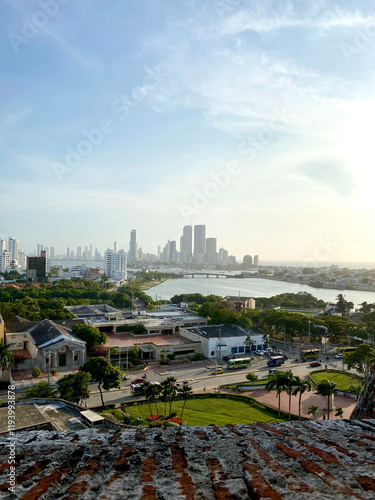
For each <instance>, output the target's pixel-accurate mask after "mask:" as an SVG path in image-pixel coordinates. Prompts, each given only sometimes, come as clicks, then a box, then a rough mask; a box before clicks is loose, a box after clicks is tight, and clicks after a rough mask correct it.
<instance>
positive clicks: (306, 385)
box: [293, 376, 311, 420]
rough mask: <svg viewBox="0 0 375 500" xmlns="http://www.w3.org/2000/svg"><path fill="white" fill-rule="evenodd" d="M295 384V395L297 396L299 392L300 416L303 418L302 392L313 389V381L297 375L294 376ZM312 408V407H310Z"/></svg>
mask: <svg viewBox="0 0 375 500" xmlns="http://www.w3.org/2000/svg"><path fill="white" fill-rule="evenodd" d="M294 385H295V386H296V388H295V389H294V391H293V396H297V394H298V393H299V401H298V417H299V420H301V400H302V394H303V393H304V392H306V391H311V382H310V380H309V379H305V380H302V379H301V378H300V377H298V376H296V377H295V378H294ZM310 408H311V407H310Z"/></svg>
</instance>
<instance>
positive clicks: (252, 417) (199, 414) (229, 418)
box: [124, 397, 285, 425]
mask: <svg viewBox="0 0 375 500" xmlns="http://www.w3.org/2000/svg"><path fill="white" fill-rule="evenodd" d="M182 406H183V401H176V402H174V403H173V405H172V411H174V412H176V413H177V416H178V417H180V416H181V409H182ZM154 408H155V405H153V412H154V413H155V409H154ZM163 409H164V405H160V407H159V411H163ZM124 411H127V412H128V413H130V414H131V415H132V416H133V417H134V418H137V417H141V419H142V420H144V419H145V418H146V417H147V416H148V415H149V414H150V409H149V406H148V405H147V404H145V405H139V406H128V407H127V408H126V410H125V409H124ZM182 418H183V420H184V425H209V424H216V425H226V424H252V423H253V422H279V421H281V420H285V419H283V418H280V419H278V418H277V414H276V413H272V412H271V411H268V410H263V409H261V408H258V407H256V406H254V405H253V404H251V403H246V402H244V401H234V400H231V399H225V398H219V397H218V398H207V399H190V400H188V401H187V402H186V406H185V410H184V414H183V416H182Z"/></svg>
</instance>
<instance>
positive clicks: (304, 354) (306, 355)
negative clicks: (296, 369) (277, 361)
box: [300, 349, 320, 359]
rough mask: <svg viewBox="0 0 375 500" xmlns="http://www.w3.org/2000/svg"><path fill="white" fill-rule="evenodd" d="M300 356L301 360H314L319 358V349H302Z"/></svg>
mask: <svg viewBox="0 0 375 500" xmlns="http://www.w3.org/2000/svg"><path fill="white" fill-rule="evenodd" d="M300 356H301V358H302V359H316V358H318V357H319V356H320V349H302V351H301V354H300Z"/></svg>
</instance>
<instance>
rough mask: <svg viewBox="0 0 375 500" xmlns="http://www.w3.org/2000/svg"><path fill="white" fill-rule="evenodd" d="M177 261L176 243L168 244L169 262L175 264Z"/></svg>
mask: <svg viewBox="0 0 375 500" xmlns="http://www.w3.org/2000/svg"><path fill="white" fill-rule="evenodd" d="M177 261H178V253H177V244H176V241H174V240H173V241H170V242H169V262H177Z"/></svg>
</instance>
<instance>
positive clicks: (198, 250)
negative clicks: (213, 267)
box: [194, 224, 206, 265]
mask: <svg viewBox="0 0 375 500" xmlns="http://www.w3.org/2000/svg"><path fill="white" fill-rule="evenodd" d="M205 252H206V226H205V225H203V224H201V225H196V226H194V263H195V264H200V265H202V264H204V254H205Z"/></svg>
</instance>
